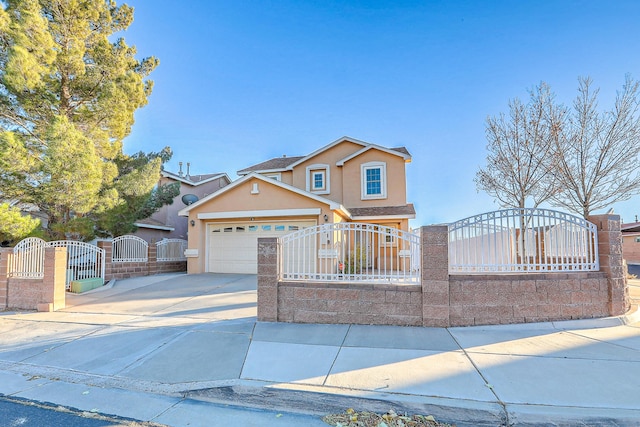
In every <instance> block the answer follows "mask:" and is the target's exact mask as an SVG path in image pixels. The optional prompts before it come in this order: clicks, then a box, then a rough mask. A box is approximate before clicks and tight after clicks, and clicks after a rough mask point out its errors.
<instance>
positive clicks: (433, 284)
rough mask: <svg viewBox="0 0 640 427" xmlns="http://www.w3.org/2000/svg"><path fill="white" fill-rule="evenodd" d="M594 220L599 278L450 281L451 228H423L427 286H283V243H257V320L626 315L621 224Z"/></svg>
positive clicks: (459, 320) (464, 322)
mask: <svg viewBox="0 0 640 427" xmlns="http://www.w3.org/2000/svg"><path fill="white" fill-rule="evenodd" d="M589 220H590V221H591V222H593V223H594V224H596V226H597V227H598V242H599V245H598V249H599V256H600V270H601V271H600V272H591V273H588V272H576V273H530V274H509V275H502V274H496V275H484V274H483V275H450V274H449V270H448V265H449V262H448V252H449V247H448V227H447V226H446V225H440V226H428V227H423V228H422V233H421V236H422V243H421V244H422V248H421V249H422V283H421V285H382V284H362V283H360V284H337V283H318V282H278V276H277V275H278V271H277V266H278V257H277V244H278V243H277V239H275V238H268V239H259V241H258V320H261V321H281V322H297V323H355V324H379V325H402V326H405V325H411V326H420V325H421V326H436V327H448V326H470V325H487V324H505V323H526V322H540V321H551V320H570V319H584V318H594V317H605V316H616V315H621V314H624V313H625V312H626V311H627V310H629V308H630V305H629V295H628V288H627V283H626V276H625V275H624V268H623V262H622V242H621V233H620V217H619V216H617V215H597V216H593V217H591V218H589Z"/></svg>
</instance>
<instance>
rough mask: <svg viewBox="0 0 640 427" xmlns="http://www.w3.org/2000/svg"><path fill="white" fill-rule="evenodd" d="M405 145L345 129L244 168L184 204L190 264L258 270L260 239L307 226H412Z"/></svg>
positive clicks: (194, 268) (200, 268)
mask: <svg viewBox="0 0 640 427" xmlns="http://www.w3.org/2000/svg"><path fill="white" fill-rule="evenodd" d="M410 161H411V155H410V154H409V152H408V151H407V150H406V148H404V147H400V148H386V147H382V146H380V145H376V144H370V143H367V142H364V141H359V140H357V139H353V138H349V137H343V138H340V139H338V140H336V141H334V142H332V143H330V144H328V145H326V146H324V147H322V148H320V149H318V150H316V151H314V152H313V153H311V154H309V155H307V156H299V157H286V156H283V157H279V158H275V159H271V160H267V161H265V162H262V163H259V164H257V165H253V166H251V167H248V168H246V169H243V170H241V171H238V175H240V178H239V179H237V180H236V181H234V182H232V183H231V184H229V185H228V186H226V187H224V188H222V189H220V190H218V191H217V192H215V193H213V194H211V195H209V196H207V197H204V198H203V199H201V200H199V201H197V202H196V203H194V204H192V205H190V206H188V207H186V208H184V209H182V210H181V211H180V215H183V216H187V217H188V221H189V224H190V227H189V239H188V240H189V246H188V247H189V249H188V250H187V257H188V272H189V273H201V272H223V273H256V269H257V239H258V238H259V237H278V236H282V235H285V234H287V233H291V232H293V231H296V230H300V229H303V228H305V227H312V226H316V225H320V224H325V223H335V222H364V223H373V224H378V225H385V226H389V227H393V228H398V229H401V230H408V229H409V219H412V218H414V217H415V210H414V208H413V205H412V204H410V203H407V200H406V174H405V165H406V164H407V163H409V162H410Z"/></svg>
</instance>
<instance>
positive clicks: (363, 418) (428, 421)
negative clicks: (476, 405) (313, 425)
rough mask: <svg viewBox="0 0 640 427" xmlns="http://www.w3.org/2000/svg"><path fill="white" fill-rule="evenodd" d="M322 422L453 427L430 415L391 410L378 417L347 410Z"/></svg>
mask: <svg viewBox="0 0 640 427" xmlns="http://www.w3.org/2000/svg"><path fill="white" fill-rule="evenodd" d="M322 421H324V422H325V423H327V424H329V425H332V426H336V427H455V426H452V425H450V424H444V423H439V422H437V421H436V420H435V419H434V418H433V417H432V416H431V415H399V414H396V413H395V412H394V411H393V410H391V411H389V412H387V413H386V414H382V415H380V414H376V413H373V412H356V411H355V410H353V409H347V410H346V411H345V412H344V413H342V414H332V415H326V416H325V417H323V418H322Z"/></svg>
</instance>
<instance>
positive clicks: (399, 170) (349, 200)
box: [342, 149, 407, 207]
mask: <svg viewBox="0 0 640 427" xmlns="http://www.w3.org/2000/svg"><path fill="white" fill-rule="evenodd" d="M369 162H385V163H386V164H387V167H386V170H387V197H386V198H385V199H370V200H362V188H361V182H362V176H361V169H360V167H361V165H362V164H364V163H369ZM342 169H343V172H342V178H343V180H344V186H343V187H344V189H343V202H342V203H343V204H344V205H345V206H346V207H366V206H401V205H406V203H407V188H406V179H405V161H404V159H403V158H401V157H398V156H395V155H392V154H388V153H385V152H382V151H379V150H375V149H373V150H369V151H367V152H366V153H363V154H362V155H360V156H358V157H355V158H353V159H351V160H349V161H348V162H346V163H345V164H344V166H343V167H342Z"/></svg>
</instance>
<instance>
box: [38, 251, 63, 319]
mask: <svg viewBox="0 0 640 427" xmlns="http://www.w3.org/2000/svg"><path fill="white" fill-rule="evenodd" d="M66 280H67V248H66V247H63V248H45V250H44V278H43V280H42V301H40V302H38V305H37V307H38V311H56V310H60V309H62V308H64V307H65V304H66V302H65V292H66Z"/></svg>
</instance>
